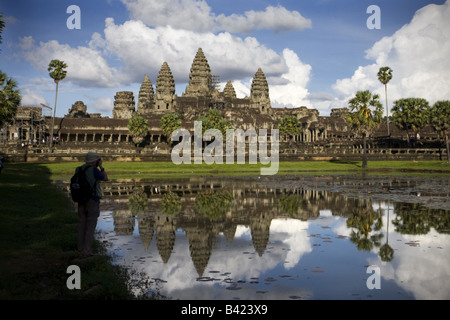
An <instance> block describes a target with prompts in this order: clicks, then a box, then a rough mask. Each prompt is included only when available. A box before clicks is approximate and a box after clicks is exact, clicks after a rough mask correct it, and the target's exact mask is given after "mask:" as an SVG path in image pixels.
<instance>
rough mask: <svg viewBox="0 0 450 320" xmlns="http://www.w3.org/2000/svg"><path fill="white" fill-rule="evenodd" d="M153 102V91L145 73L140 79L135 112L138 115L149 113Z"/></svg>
mask: <svg viewBox="0 0 450 320" xmlns="http://www.w3.org/2000/svg"><path fill="white" fill-rule="evenodd" d="M154 104H155V91H154V90H153V84H152V82H151V81H150V79H149V78H148V76H147V75H145V77H144V81H142V84H141V89H140V91H139V99H138V106H137V113H138V114H139V115H143V116H144V115H149V114H151V112H152V111H153V107H154Z"/></svg>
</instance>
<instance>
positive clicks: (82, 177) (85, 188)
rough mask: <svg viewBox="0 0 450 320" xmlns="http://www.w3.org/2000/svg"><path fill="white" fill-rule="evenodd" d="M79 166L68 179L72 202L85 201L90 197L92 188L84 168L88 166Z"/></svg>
mask: <svg viewBox="0 0 450 320" xmlns="http://www.w3.org/2000/svg"><path fill="white" fill-rule="evenodd" d="M81 168H82V167H78V168H77V170H76V171H75V174H74V175H73V176H72V178H71V179H70V195H71V196H72V200H73V201H74V202H78V203H86V202H88V200H89V199H90V198H91V197H92V192H93V188H92V186H91V185H90V183H89V181H88V180H87V177H86V170H87V169H88V168H89V166H86V167H85V168H84V169H81Z"/></svg>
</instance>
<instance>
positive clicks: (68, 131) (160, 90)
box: [0, 48, 445, 161]
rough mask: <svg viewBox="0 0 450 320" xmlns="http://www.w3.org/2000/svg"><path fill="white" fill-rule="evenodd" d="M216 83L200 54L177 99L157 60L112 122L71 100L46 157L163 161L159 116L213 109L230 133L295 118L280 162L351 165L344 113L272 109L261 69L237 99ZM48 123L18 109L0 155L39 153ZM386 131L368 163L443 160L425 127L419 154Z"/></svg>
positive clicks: (1, 133) (186, 118)
mask: <svg viewBox="0 0 450 320" xmlns="http://www.w3.org/2000/svg"><path fill="white" fill-rule="evenodd" d="M217 84H218V78H217V76H216V75H214V74H213V72H212V70H211V68H210V66H209V63H208V60H207V58H206V56H205V54H204V52H203V50H202V49H201V48H199V49H198V51H197V53H196V55H195V58H194V60H193V62H192V65H191V68H190V73H189V82H188V84H187V85H186V88H185V91H184V92H183V93H182V94H181V95H177V94H176V92H175V80H174V77H173V74H172V71H171V70H170V66H169V64H168V63H167V62H163V64H162V66H161V68H160V71H159V74H158V75H157V79H156V85H155V86H154V84H153V83H152V81H151V80H150V77H149V76H148V75H145V74H144V77H143V81H142V83H141V86H140V89H139V94H138V97H135V96H134V93H133V92H131V91H119V92H116V94H115V96H114V107H113V111H112V118H109V117H102V116H101V115H100V114H90V113H88V112H87V106H86V105H85V104H84V103H83V102H82V101H77V102H75V103H74V104H73V105H72V107H71V108H70V109H69V112H68V114H67V115H65V116H64V117H62V118H61V117H59V118H58V117H57V118H55V127H54V134H55V136H56V137H57V139H56V140H57V141H58V143H57V144H56V149H55V150H53V151H52V152H53V153H54V154H55V155H56V153H58V152H59V153H60V155H59V156H58V157H59V158H61V159H66V158H67V159H68V160H69V159H73V158H74V157H76V155H74V156H67V154H75V153H80V154H83V153H84V152H85V150H84V149H83V148H90V147H92V148H96V149H97V150H99V151H102V152H103V153H104V154H114V155H116V156H115V157H116V159H121V158H123V159H124V160H127V159H128V160H129V159H135V160H137V159H138V158H142V157H153V158H154V157H164V156H163V155H165V157H166V158H167V155H168V154H169V153H170V147H169V145H168V144H167V143H165V142H167V141H168V139H167V137H166V136H165V135H164V134H163V132H162V130H161V126H160V121H161V118H162V117H163V116H164V115H165V114H177V115H179V117H180V118H181V120H182V127H183V128H185V129H188V130H190V131H193V128H194V121H195V120H197V119H198V118H199V117H200V116H201V115H203V114H204V113H205V112H207V111H208V110H210V109H216V110H219V111H220V112H221V113H222V116H223V117H224V118H225V119H226V120H227V121H229V122H230V123H231V124H232V125H233V127H234V128H235V129H243V130H248V129H252V128H253V129H255V130H259V129H267V130H268V131H269V132H270V130H271V129H278V128H279V126H278V125H279V122H280V120H281V119H282V118H283V117H285V116H287V115H292V116H295V117H296V118H297V119H298V120H299V121H300V122H301V124H302V128H301V133H299V134H297V135H295V136H291V137H284V136H280V142H281V146H280V157H282V158H285V159H293V160H302V159H359V157H360V153H361V148H362V146H361V141H360V138H359V137H358V136H356V134H355V132H354V131H352V130H351V128H350V127H349V125H348V123H347V121H346V120H345V115H346V113H347V112H348V109H347V108H342V109H332V110H331V114H330V116H320V115H319V112H318V110H316V109H309V108H307V107H305V106H299V107H296V108H272V105H271V101H270V91H269V85H268V82H267V79H266V76H265V75H264V72H263V70H262V69H261V68H259V69H258V70H255V74H254V76H253V80H252V84H251V89H250V92H249V96H247V97H244V98H237V96H236V91H235V89H234V87H233V85H232V82H231V81H230V80H228V81H227V82H226V85H225V87H224V89H223V91H220V90H218V85H217ZM136 100H137V101H136ZM135 115H140V116H142V117H144V118H145V119H147V122H148V126H149V136H148V140H147V142H148V143H147V146H146V147H144V148H143V150H137V149H136V148H135V147H134V145H133V143H132V138H133V137H132V135H131V133H130V131H129V130H128V122H129V119H131V118H132V117H133V116H135ZM51 123H52V121H51V117H50V116H45V115H42V109H41V108H39V107H19V109H18V112H17V115H16V117H15V119H13V120H12V121H11V122H10V123H6V124H4V125H3V127H2V128H0V154H4V155H8V154H17V158H18V159H20V157H21V155H20V152H21V149H19V150H18V149H17V145H18V144H17V143H18V142H19V144H20V143H21V142H25V143H27V142H28V145H30V144H31V145H33V147H34V148H36V149H32V150H29V152H28V151H27V156H26V158H27V159H28V160H27V161H30V159H31V158H32V157H31V156H30V154H36V155H38V154H41V155H43V154H46V152H47V151H46V149H45V148H46V147H47V146H48V136H49V135H50V127H51ZM386 132H387V129H386V124H382V125H381V126H380V127H379V128H378V129H377V130H376V131H375V132H374V133H373V134H372V136H371V141H369V149H370V150H372V151H371V152H372V156H371V157H372V159H385V158H386V157H389V158H391V159H403V158H405V159H406V158H408V159H409V158H411V157H414V158H415V159H418V158H417V157H419V158H427V159H441V158H442V157H443V153H442V150H445V148H444V149H443V148H442V143H441V141H440V139H439V136H438V135H437V133H436V132H435V131H434V130H432V129H431V127H430V126H427V127H425V128H424V129H423V130H422V131H421V132H420V136H421V137H422V138H421V139H422V141H421V144H420V145H418V146H419V147H420V148H421V149H419V148H417V147H416V148H415V149H414V150H406V149H405V148H410V147H411V145H410V144H409V143H407V142H406V141H407V134H408V133H407V132H405V131H402V130H400V129H399V128H398V127H396V126H395V125H392V124H391V126H390V136H389V137H387V136H386ZM46 139H47V141H46ZM424 143H425V144H424ZM155 147H158V150H159V152H158V154H157V155H156V154H155V153H154V152H153V150H154V149H155ZM424 148H425V149H424ZM418 152H420V154H419V153H418ZM117 153H119V155H123V157H122V156H119V155H117ZM11 157H12V156H11ZM166 158H164V159H165V160H167V159H166ZM33 159H34V158H33ZM36 159H40V158H39V157H36ZM142 159H143V158H142ZM161 159H162V158H161ZM36 161H37V160H36Z"/></svg>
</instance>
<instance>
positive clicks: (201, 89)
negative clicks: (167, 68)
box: [184, 48, 213, 97]
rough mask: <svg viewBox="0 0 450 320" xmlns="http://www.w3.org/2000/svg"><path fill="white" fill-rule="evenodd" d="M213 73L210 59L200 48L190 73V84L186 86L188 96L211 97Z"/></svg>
mask: <svg viewBox="0 0 450 320" xmlns="http://www.w3.org/2000/svg"><path fill="white" fill-rule="evenodd" d="M212 86H213V84H212V74H211V68H210V67H209V64H208V60H206V57H205V55H204V54H203V50H202V48H199V49H198V51H197V54H196V55H195V58H194V62H193V63H192V67H191V73H190V74H189V84H188V85H187V87H186V93H185V94H184V96H186V97H209V96H211V92H212Z"/></svg>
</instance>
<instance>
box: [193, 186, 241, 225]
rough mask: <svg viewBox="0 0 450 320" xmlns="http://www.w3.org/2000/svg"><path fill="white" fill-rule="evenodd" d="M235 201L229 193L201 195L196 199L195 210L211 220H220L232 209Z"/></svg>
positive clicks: (205, 193)
mask: <svg viewBox="0 0 450 320" xmlns="http://www.w3.org/2000/svg"><path fill="white" fill-rule="evenodd" d="M233 200H234V197H233V195H232V194H231V193H230V192H228V191H220V192H212V191H211V192H210V191H208V192H204V193H200V194H198V195H197V197H196V198H195V210H196V211H197V212H198V213H200V214H202V215H205V216H207V217H208V218H210V219H211V220H219V219H221V218H222V216H223V214H225V213H226V212H227V211H228V210H229V209H230V207H231V205H232V203H233Z"/></svg>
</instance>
